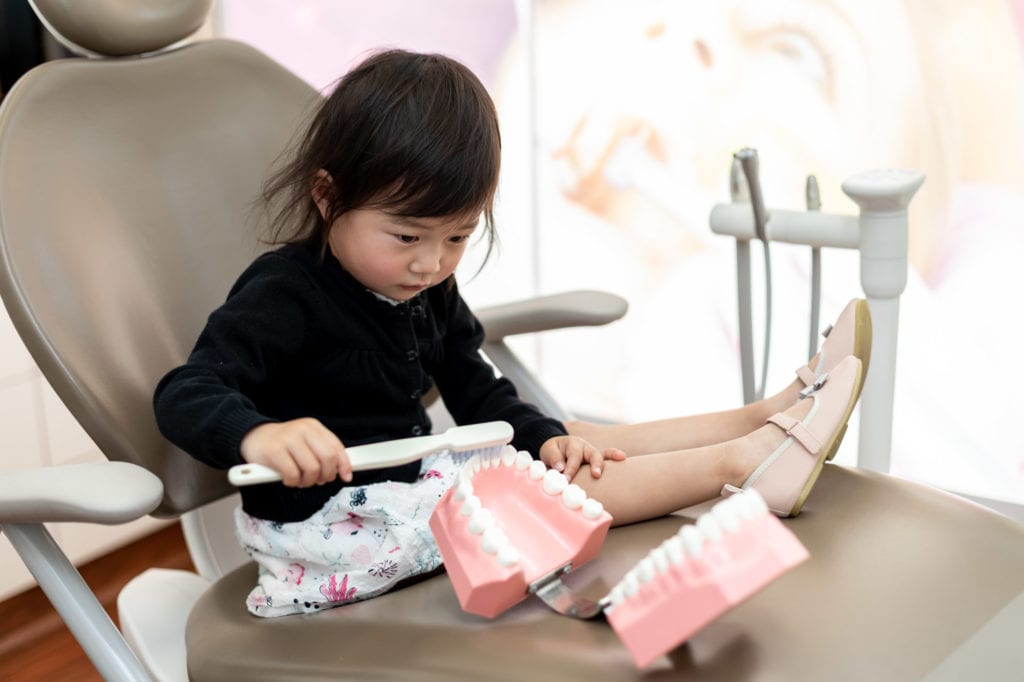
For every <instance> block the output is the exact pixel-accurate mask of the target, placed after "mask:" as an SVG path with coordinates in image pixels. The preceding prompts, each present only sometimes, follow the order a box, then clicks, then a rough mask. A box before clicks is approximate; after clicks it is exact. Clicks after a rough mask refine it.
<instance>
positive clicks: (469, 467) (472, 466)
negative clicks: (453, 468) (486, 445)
mask: <svg viewBox="0 0 1024 682" xmlns="http://www.w3.org/2000/svg"><path fill="white" fill-rule="evenodd" d="M462 470H463V471H468V472H469V473H470V474H475V473H476V472H478V471H480V455H473V456H472V457H470V458H469V459H468V460H467V461H466V463H465V465H463V467H462Z"/></svg>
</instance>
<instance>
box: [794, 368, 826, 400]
mask: <svg viewBox="0 0 1024 682" xmlns="http://www.w3.org/2000/svg"><path fill="white" fill-rule="evenodd" d="M827 380H828V372H825V373H824V374H822V375H821V376H820V377H818V378H817V379H815V380H814V383H813V384H811V385H810V386H807V387H806V388H804V389H803V390H802V391H800V398H799V399H800V400H803V399H804V398H806V397H808V396H810V395H811V394H812V393H814V392H815V391H818V390H821V387H822V386H824V385H825V382H826V381H827Z"/></svg>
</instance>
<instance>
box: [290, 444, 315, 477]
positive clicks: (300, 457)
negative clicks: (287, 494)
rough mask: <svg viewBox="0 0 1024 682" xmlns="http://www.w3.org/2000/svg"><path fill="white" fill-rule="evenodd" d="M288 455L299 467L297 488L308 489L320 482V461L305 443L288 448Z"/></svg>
mask: <svg viewBox="0 0 1024 682" xmlns="http://www.w3.org/2000/svg"><path fill="white" fill-rule="evenodd" d="M288 453H289V454H290V455H291V456H292V459H294V460H295V464H296V465H297V466H298V467H299V483H298V487H300V488H308V487H309V486H311V485H313V484H314V483H316V482H317V481H319V480H320V472H321V467H320V460H319V458H317V456H316V455H314V454H313V451H312V450H310V449H309V447H308V446H307V445H306V443H305V441H303V442H301V443H297V444H296V445H294V446H292V447H289V448H288Z"/></svg>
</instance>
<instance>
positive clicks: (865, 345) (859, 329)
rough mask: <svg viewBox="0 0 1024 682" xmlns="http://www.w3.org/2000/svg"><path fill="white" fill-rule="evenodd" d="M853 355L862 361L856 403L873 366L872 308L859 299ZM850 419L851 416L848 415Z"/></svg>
mask: <svg viewBox="0 0 1024 682" xmlns="http://www.w3.org/2000/svg"><path fill="white" fill-rule="evenodd" d="M853 354H854V356H855V357H857V358H858V359H859V360H860V365H861V367H860V375H861V379H860V380H859V381H858V382H857V388H856V389H855V391H854V398H853V402H854V403H856V402H857V401H858V400H860V392H861V388H863V386H864V378H865V377H867V375H868V366H869V365H870V364H871V308H869V307H868V302H867V301H866V300H864V299H863V298H858V299H857V305H856V306H855V307H854V323H853ZM847 418H849V415H847ZM842 434H843V435H845V434H846V424H844V425H843V429H842ZM843 435H840V436H839V440H840V441H842V439H843ZM838 451H839V446H838V444H837V445H836V447H835V448H833V449H832V451H831V452H829V453H828V457H826V458H825V461H826V462H831V461H832V459H833V458H834V457H835V456H836V452H838Z"/></svg>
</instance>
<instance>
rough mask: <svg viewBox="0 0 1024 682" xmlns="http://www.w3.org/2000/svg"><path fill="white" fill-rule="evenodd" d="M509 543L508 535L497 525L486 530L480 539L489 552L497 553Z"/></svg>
mask: <svg viewBox="0 0 1024 682" xmlns="http://www.w3.org/2000/svg"><path fill="white" fill-rule="evenodd" d="M507 544H508V536H506V535H505V532H504V531H503V530H501V529H500V528H498V527H497V526H491V527H490V528H488V529H486V530H485V531H484V534H483V537H482V538H481V539H480V546H481V547H482V548H483V550H484V551H485V552H487V553H488V554H497V553H498V550H500V549H501V548H502V547H504V546H505V545H507Z"/></svg>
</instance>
